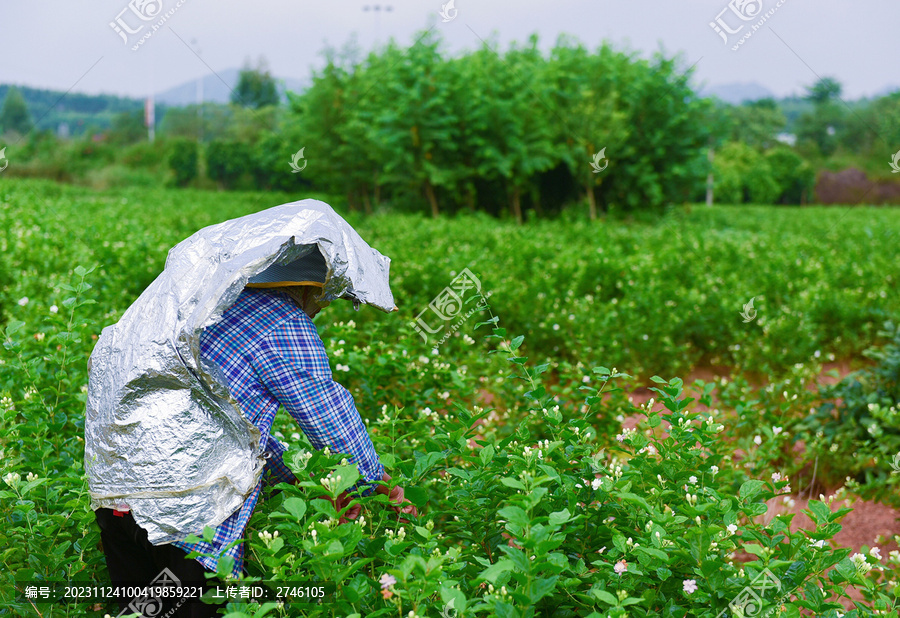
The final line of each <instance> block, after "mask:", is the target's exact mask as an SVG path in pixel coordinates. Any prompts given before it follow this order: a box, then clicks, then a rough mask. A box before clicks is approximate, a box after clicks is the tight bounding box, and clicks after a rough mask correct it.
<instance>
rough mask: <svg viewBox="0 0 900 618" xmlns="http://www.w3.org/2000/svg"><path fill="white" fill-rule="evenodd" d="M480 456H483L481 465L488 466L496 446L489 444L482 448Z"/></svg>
mask: <svg viewBox="0 0 900 618" xmlns="http://www.w3.org/2000/svg"><path fill="white" fill-rule="evenodd" d="M479 457H480V458H481V465H482V466H485V467H486V466H487V465H488V464H489V463H491V460H492V459H493V458H494V446H493V445H492V444H488V445H487V446H486V447H484V448H483V449H481V452H480V453H479Z"/></svg>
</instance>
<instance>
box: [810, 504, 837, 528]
mask: <svg viewBox="0 0 900 618" xmlns="http://www.w3.org/2000/svg"><path fill="white" fill-rule="evenodd" d="M807 507H809V510H810V511H812V519H813V521H815V522H816V525H817V526H818V525H820V524H827V523H828V520H829V518H830V517H831V509H830V508H828V505H827V504H825V503H824V502H822V501H820V500H810V501H809V503H808V504H807Z"/></svg>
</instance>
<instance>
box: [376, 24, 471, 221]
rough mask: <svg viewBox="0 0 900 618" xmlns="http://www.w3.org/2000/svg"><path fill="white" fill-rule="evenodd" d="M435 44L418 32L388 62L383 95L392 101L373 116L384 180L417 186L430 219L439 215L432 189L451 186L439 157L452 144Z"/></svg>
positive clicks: (445, 86) (446, 94)
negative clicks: (390, 63)
mask: <svg viewBox="0 0 900 618" xmlns="http://www.w3.org/2000/svg"><path fill="white" fill-rule="evenodd" d="M439 42H440V41H439V39H438V37H437V36H436V35H434V34H432V33H431V32H427V33H425V34H424V35H420V36H419V39H418V41H417V42H416V44H415V45H413V46H412V47H411V48H410V49H408V50H407V51H406V53H405V54H402V55H401V58H400V60H399V61H398V62H397V63H396V64H394V65H393V68H392V69H391V71H392V73H393V75H392V76H391V77H392V78H388V79H386V80H385V81H386V83H387V87H386V91H385V94H386V96H387V97H388V98H389V99H390V100H391V101H392V103H391V104H390V105H388V106H386V107H385V109H384V110H383V113H381V114H380V116H379V120H378V127H379V129H380V130H381V132H382V135H383V136H384V141H383V143H384V146H385V151H384V152H385V156H386V159H385V161H384V172H385V176H386V180H387V181H388V182H390V183H393V184H395V185H399V186H403V187H405V188H406V189H407V190H413V191H416V190H421V192H422V194H423V197H424V198H425V200H426V202H427V203H428V207H429V209H430V211H431V215H432V216H433V217H437V216H438V214H439V213H440V205H439V202H438V197H437V188H438V187H445V186H450V185H451V184H452V174H451V173H450V169H449V165H448V161H446V160H445V157H444V155H445V153H446V152H447V150H449V149H450V148H452V142H453V139H454V133H453V127H454V126H455V124H456V121H455V119H454V118H453V116H452V115H451V113H452V112H451V110H452V106H451V105H450V103H449V97H450V95H451V90H450V88H449V87H448V84H447V80H445V79H443V75H444V72H443V69H445V68H446V65H444V64H443V62H442V59H441V56H440V53H439V52H438V46H439ZM397 51H398V50H391V51H390V53H391V54H396V53H397ZM385 77H387V76H385ZM383 79H384V78H383Z"/></svg>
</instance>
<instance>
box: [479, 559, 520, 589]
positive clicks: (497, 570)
mask: <svg viewBox="0 0 900 618" xmlns="http://www.w3.org/2000/svg"><path fill="white" fill-rule="evenodd" d="M512 569H513V563H512V560H510V559H509V558H501V559H500V560H498V561H497V562H495V563H494V564H492V565H491V566H489V567H488V568H486V569H485V570H484V571H482V572H481V574H480V575H479V576H478V579H483V580H485V581H487V582H489V583H491V584H493V583H495V582H496V581H497V578H498V577H499V576H500V575H501V574H503V573H506V572H507V571H511V570H512Z"/></svg>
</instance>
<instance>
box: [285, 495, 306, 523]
mask: <svg viewBox="0 0 900 618" xmlns="http://www.w3.org/2000/svg"><path fill="white" fill-rule="evenodd" d="M284 510H285V511H287V512H288V513H290V514H291V515H293V516H294V518H295V519H296V520H297V521H300V520H301V519H303V516H304V515H305V514H306V502H304V501H303V499H302V498H298V497H296V496H291V497H290V498H288V499H286V500H285V501H284Z"/></svg>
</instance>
